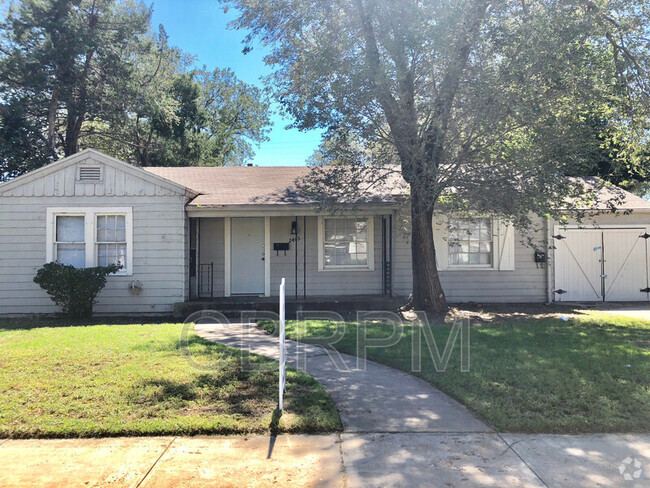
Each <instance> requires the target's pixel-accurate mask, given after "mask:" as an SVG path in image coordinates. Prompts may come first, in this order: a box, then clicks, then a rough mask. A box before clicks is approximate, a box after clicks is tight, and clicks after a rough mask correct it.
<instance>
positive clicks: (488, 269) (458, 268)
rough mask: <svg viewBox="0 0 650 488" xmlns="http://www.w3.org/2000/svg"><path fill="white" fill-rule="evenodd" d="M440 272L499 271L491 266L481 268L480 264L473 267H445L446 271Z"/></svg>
mask: <svg viewBox="0 0 650 488" xmlns="http://www.w3.org/2000/svg"><path fill="white" fill-rule="evenodd" d="M442 271H499V270H498V269H496V268H495V267H494V266H492V265H487V266H486V265H483V266H481V265H480V264H474V265H467V266H458V265H450V266H448V267H447V269H445V270H442Z"/></svg>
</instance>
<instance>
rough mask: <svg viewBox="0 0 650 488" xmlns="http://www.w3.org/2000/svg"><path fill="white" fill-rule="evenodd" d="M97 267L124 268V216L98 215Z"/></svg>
mask: <svg viewBox="0 0 650 488" xmlns="http://www.w3.org/2000/svg"><path fill="white" fill-rule="evenodd" d="M96 227H97V240H96V243H97V266H108V265H109V264H117V265H119V266H122V268H124V267H125V266H126V215H120V214H109V215H98V216H97V220H96Z"/></svg>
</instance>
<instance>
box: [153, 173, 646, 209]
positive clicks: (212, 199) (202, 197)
mask: <svg viewBox="0 0 650 488" xmlns="http://www.w3.org/2000/svg"><path fill="white" fill-rule="evenodd" d="M143 169H145V170H146V171H149V172H150V173H153V174H155V175H157V176H161V177H163V178H165V179H167V180H170V181H173V182H174V183H177V184H180V185H183V186H184V187H186V188H188V189H190V190H193V191H194V192H196V193H199V195H198V196H197V197H196V198H194V199H193V200H192V201H191V202H190V204H189V205H190V206H194V207H222V206H240V205H313V202H312V201H310V200H309V199H308V198H307V197H305V196H304V195H302V194H301V193H300V192H299V191H298V185H299V182H300V180H301V179H302V178H304V177H305V176H306V175H308V174H309V172H310V170H311V169H310V168H309V167H306V166H253V167H249V166H227V167H214V166H211V167H207V166H185V167H149V168H143ZM400 180H401V178H400ZM401 181H402V182H403V180H401ZM583 181H584V184H585V187H587V188H590V189H595V190H598V192H597V193H598V197H599V201H600V202H607V201H612V200H614V199H615V200H616V208H618V209H620V210H632V209H648V210H650V202H648V201H646V200H644V199H642V198H640V197H638V196H636V195H633V194H632V193H630V192H627V191H625V190H622V189H620V188H618V187H615V186H613V185H609V184H608V185H605V186H602V187H600V186H601V184H602V181H601V180H600V179H599V178H596V177H591V178H583ZM401 186H402V185H393V186H392V187H391V188H390V189H388V190H387V191H386V195H379V194H378V193H377V194H376V195H375V197H376V198H377V200H375V201H384V202H390V201H391V196H392V195H395V194H396V193H400V191H399V187H401ZM599 187H600V189H599ZM590 208H593V209H594V210H598V209H600V210H605V209H607V208H608V207H607V205H605V204H603V203H598V204H596V205H594V206H592V207H590Z"/></svg>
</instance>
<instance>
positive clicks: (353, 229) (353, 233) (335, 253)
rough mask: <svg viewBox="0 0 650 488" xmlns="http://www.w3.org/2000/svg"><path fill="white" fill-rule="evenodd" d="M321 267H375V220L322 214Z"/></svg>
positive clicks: (363, 268)
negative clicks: (324, 215) (323, 215)
mask: <svg viewBox="0 0 650 488" xmlns="http://www.w3.org/2000/svg"><path fill="white" fill-rule="evenodd" d="M318 231H319V232H318V234H319V254H318V258H319V260H318V262H319V270H320V271H324V270H329V269H356V270H373V269H374V243H373V232H374V230H373V219H372V218H370V217H320V219H319V229H318Z"/></svg>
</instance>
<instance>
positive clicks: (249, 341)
mask: <svg viewBox="0 0 650 488" xmlns="http://www.w3.org/2000/svg"><path fill="white" fill-rule="evenodd" d="M194 330H195V332H196V333H197V334H198V335H200V336H201V337H203V338H205V339H208V340H210V341H214V342H220V343H221V344H225V345H228V346H231V347H238V348H240V349H247V350H248V351H250V352H251V353H255V354H260V355H262V356H267V357H270V358H273V359H276V360H277V359H279V345H278V338H277V337H274V336H271V335H269V334H266V333H264V332H263V331H261V330H260V329H259V328H257V327H256V326H254V325H249V324H229V325H221V324H197V325H196V326H195V329H194ZM287 364H288V365H290V366H292V367H294V368H297V369H300V370H302V371H306V372H307V373H309V374H310V375H312V376H313V377H314V378H316V380H318V381H319V382H320V383H322V384H323V386H324V387H325V389H326V390H327V393H329V394H330V396H331V397H332V399H333V400H334V402H335V403H336V406H337V408H338V409H339V412H340V414H341V421H342V423H343V429H344V430H345V432H373V433H376V432H420V433H422V432H455V433H458V432H491V431H492V430H491V429H490V428H489V427H488V426H486V425H485V424H484V423H483V422H481V421H479V420H478V419H477V418H476V417H474V416H473V415H472V414H471V413H470V412H469V411H468V410H467V409H466V408H465V407H464V406H463V405H461V404H460V403H458V402H456V401H455V400H452V399H451V398H449V397H448V396H447V395H445V394H444V393H442V392H440V391H439V390H437V389H435V388H434V387H433V386H431V385H430V384H429V383H426V382H425V381H422V380H420V379H418V378H416V377H415V376H412V375H410V374H406V373H403V372H401V371H397V370H396V369H393V368H389V367H386V366H382V365H381V364H377V363H375V362H372V361H366V362H365V365H363V364H357V358H356V357H354V356H349V355H347V354H340V353H338V352H336V351H332V350H327V349H324V348H322V347H318V346H311V345H306V344H300V343H297V342H294V341H287Z"/></svg>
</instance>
